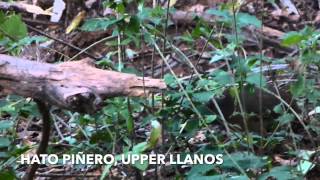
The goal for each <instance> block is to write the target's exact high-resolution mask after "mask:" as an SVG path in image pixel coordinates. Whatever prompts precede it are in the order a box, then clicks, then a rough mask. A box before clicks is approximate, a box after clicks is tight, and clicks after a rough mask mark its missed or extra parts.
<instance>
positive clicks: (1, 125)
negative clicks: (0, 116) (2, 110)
mask: <svg viewBox="0 0 320 180" xmlns="http://www.w3.org/2000/svg"><path fill="white" fill-rule="evenodd" d="M13 124H14V123H13V122H12V121H6V120H4V121H0V131H2V130H5V129H9V128H11V127H12V126H13Z"/></svg>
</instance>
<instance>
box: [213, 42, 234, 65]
mask: <svg viewBox="0 0 320 180" xmlns="http://www.w3.org/2000/svg"><path fill="white" fill-rule="evenodd" d="M235 48H236V44H234V43H230V44H228V45H227V47H226V48H224V49H221V50H216V51H214V55H213V56H212V58H211V60H210V63H214V62H217V61H220V60H224V59H226V58H229V57H230V56H232V55H233V53H234V51H235Z"/></svg>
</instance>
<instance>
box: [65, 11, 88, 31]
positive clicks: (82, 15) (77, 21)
mask: <svg viewBox="0 0 320 180" xmlns="http://www.w3.org/2000/svg"><path fill="white" fill-rule="evenodd" d="M85 17H86V11H81V12H79V13H78V15H77V16H76V17H75V18H73V20H72V22H71V24H70V25H69V26H68V28H67V29H66V34H69V33H70V32H72V31H73V30H75V29H76V28H77V27H78V26H79V24H80V23H81V22H82V20H83V19H84V18H85Z"/></svg>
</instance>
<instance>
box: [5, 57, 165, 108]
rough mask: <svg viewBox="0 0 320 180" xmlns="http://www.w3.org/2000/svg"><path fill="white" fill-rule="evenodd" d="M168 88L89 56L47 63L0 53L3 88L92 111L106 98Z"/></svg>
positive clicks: (21, 94) (17, 93) (139, 94)
mask: <svg viewBox="0 0 320 180" xmlns="http://www.w3.org/2000/svg"><path fill="white" fill-rule="evenodd" d="M163 89H166V85H165V83H164V82H163V80H161V79H152V78H148V77H145V78H142V77H138V76H136V75H133V74H126V73H121V72H115V71H108V70H102V69H98V68H95V67H94V63H93V62H92V61H91V60H90V59H83V60H81V61H73V62H64V63H61V64H47V63H40V62H35V61H29V60H25V59H21V58H17V57H12V56H8V55H1V54H0V91H1V93H3V94H16V95H20V96H24V97H32V98H34V99H38V100H42V101H44V102H47V103H49V104H52V105H56V106H58V107H60V108H63V109H69V110H72V111H77V112H86V113H92V112H94V111H95V110H96V108H97V107H98V106H99V104H100V103H101V102H102V100H103V99H106V98H110V97H116V96H143V95H144V94H145V93H150V92H155V91H160V90H163Z"/></svg>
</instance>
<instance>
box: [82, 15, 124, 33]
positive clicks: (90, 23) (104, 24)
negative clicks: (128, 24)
mask: <svg viewBox="0 0 320 180" xmlns="http://www.w3.org/2000/svg"><path fill="white" fill-rule="evenodd" d="M119 21H122V18H119V19H115V18H114V19H111V18H110V19H109V18H97V19H89V20H87V21H85V22H84V24H83V25H82V26H81V28H80V29H81V30H82V31H105V30H106V29H107V28H109V27H110V26H112V25H114V24H116V23H118V22H119Z"/></svg>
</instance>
